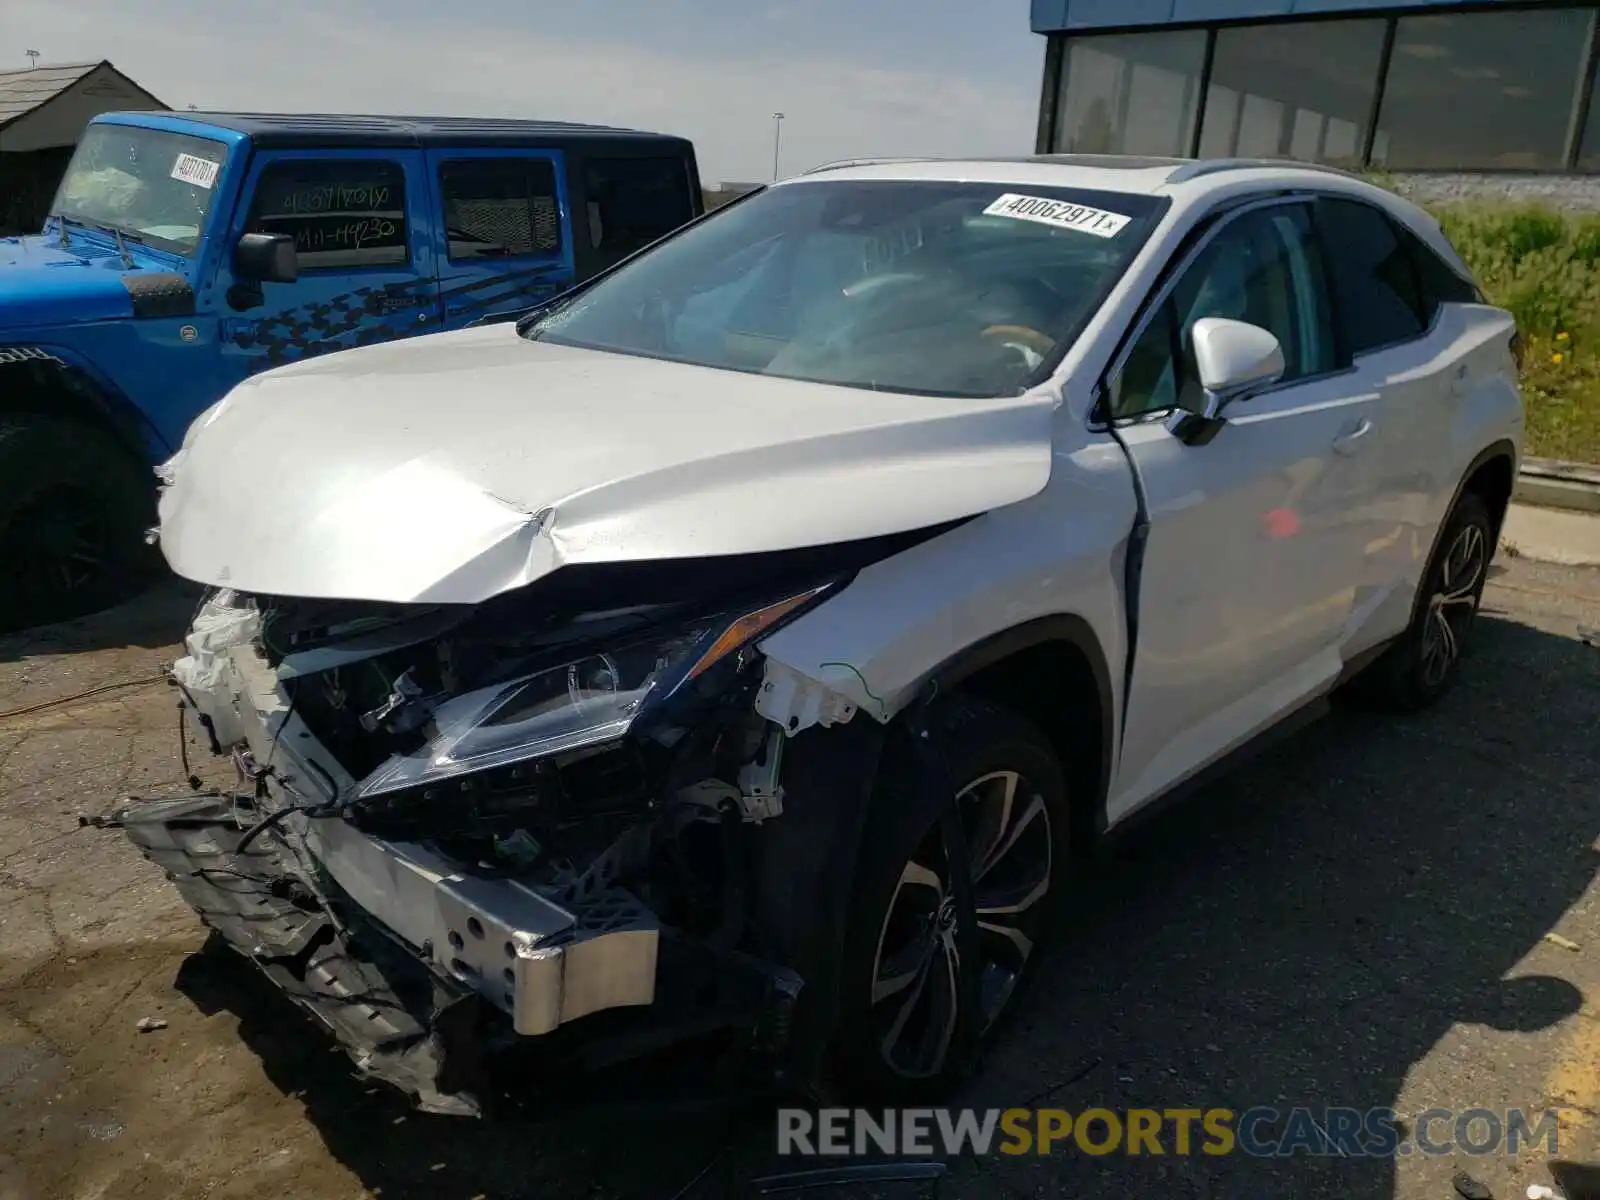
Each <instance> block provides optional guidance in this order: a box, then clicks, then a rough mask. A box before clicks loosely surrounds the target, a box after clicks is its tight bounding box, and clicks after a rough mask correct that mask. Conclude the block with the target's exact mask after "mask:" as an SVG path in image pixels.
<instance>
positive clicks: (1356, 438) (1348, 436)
mask: <svg viewBox="0 0 1600 1200" xmlns="http://www.w3.org/2000/svg"><path fill="white" fill-rule="evenodd" d="M1372 430H1373V424H1372V422H1371V421H1370V420H1368V419H1367V418H1366V417H1362V418H1361V420H1359V421H1357V422H1356V424H1355V427H1354V428H1353V429H1348V430H1346V431H1345V432H1344V433H1341V434H1340V435H1339V436H1338V437H1336V438H1334V439H1333V448H1334V450H1336V451H1337V452H1338V453H1340V454H1354V453H1355V452H1356V451H1357V450H1359V449H1361V440H1362V439H1363V438H1364V437H1366V436H1367V434H1369V433H1371V432H1372Z"/></svg>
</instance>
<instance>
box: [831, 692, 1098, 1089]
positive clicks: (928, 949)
mask: <svg viewBox="0 0 1600 1200" xmlns="http://www.w3.org/2000/svg"><path fill="white" fill-rule="evenodd" d="M930 727H931V729H932V731H933V733H934V735H935V736H937V737H939V739H940V742H941V747H942V750H943V755H944V758H945V762H946V764H947V768H948V771H949V774H950V776H951V778H952V780H953V784H954V795H953V796H948V795H947V796H943V797H941V796H939V795H938V794H936V793H934V792H933V791H932V790H931V789H930V788H928V787H926V786H921V787H919V786H917V784H916V776H915V773H914V772H913V771H912V770H911V769H910V764H909V762H897V761H895V760H894V759H892V758H891V759H890V760H889V761H886V763H885V767H884V773H883V777H882V778H880V781H879V784H880V786H879V789H878V794H877V796H876V798H875V802H874V811H873V813H872V814H871V815H870V816H869V818H868V823H867V828H866V830H865V831H864V834H863V842H862V853H861V859H860V870H859V872H858V875H857V884H856V893H855V902H854V910H853V913H852V917H851V921H850V926H849V933H848V935H847V939H846V948H845V960H844V963H843V971H842V972H841V976H840V986H841V989H842V994H841V1008H840V1011H841V1022H842V1023H841V1027H840V1035H839V1038H838V1042H837V1050H838V1054H837V1055H836V1067H837V1071H838V1073H839V1075H840V1076H841V1078H842V1079H843V1080H844V1081H845V1082H846V1083H847V1085H848V1086H849V1087H850V1088H851V1090H852V1091H854V1092H856V1093H857V1094H859V1095H863V1096H866V1095H870V1096H874V1097H878V1098H882V1099H884V1100H888V1101H909V1100H915V1099H929V1098H933V1097H935V1096H938V1095H940V1094H942V1093H944V1092H946V1091H948V1089H949V1088H950V1087H951V1086H953V1085H954V1084H955V1083H956V1082H958V1081H959V1080H960V1079H961V1078H962V1077H964V1076H965V1075H966V1074H967V1073H968V1072H969V1071H970V1070H971V1067H972V1065H973V1062H974V1061H975V1058H976V1054H977V1051H978V1049H979V1047H980V1046H981V1044H982V1042H983V1040H984V1038H985V1036H986V1035H988V1034H990V1033H991V1032H992V1031H993V1030H994V1029H995V1028H996V1026H997V1025H998V1024H999V1023H1000V1022H1001V1021H1002V1020H1003V1018H1004V1017H1005V1016H1006V1014H1007V1013H1008V1012H1009V1011H1010V1010H1011V1008H1012V1006H1013V1002H1014V1001H1015V999H1016V997H1017V995H1018V992H1019V990H1020V988H1021V986H1022V984H1023V983H1024V982H1025V981H1026V979H1027V977H1028V974H1029V971H1030V968H1031V967H1032V966H1033V964H1034V963H1035V962H1036V961H1037V959H1038V956H1039V953H1040V948H1041V946H1042V945H1043V944H1044V941H1045V938H1046V935H1047V934H1048V932H1049V930H1050V927H1051V925H1052V924H1053V918H1054V917H1055V916H1056V915H1057V912H1058V906H1059V901H1060V898H1061V896H1062V894H1063V890H1064V889H1063V886H1062V885H1063V878H1062V877H1063V875H1064V873H1065V871H1066V869H1067V861H1068V860H1067V850H1068V845H1067V837H1068V827H1069V822H1068V819H1067V795H1066V787H1065V784H1064V782H1063V777H1062V771H1061V767H1060V764H1059V763H1058V762H1057V761H1056V758H1055V755H1054V753H1053V751H1052V750H1051V747H1050V744H1049V742H1047V741H1046V740H1045V739H1044V737H1043V736H1042V735H1041V734H1040V733H1039V732H1038V731H1037V730H1036V729H1034V728H1033V726H1032V725H1030V724H1029V723H1028V722H1027V721H1025V720H1023V719H1022V718H1021V717H1019V716H1017V715H1015V714H1013V713H1011V712H1009V711H1007V710H1006V709H1003V708H1000V707H998V706H997V705H994V704H990V703H987V702H985V701H981V700H977V699H970V698H966V697H958V698H954V699H952V700H950V701H947V702H946V703H945V704H944V705H943V706H942V708H941V711H940V712H939V713H938V715H937V719H936V720H935V721H934V722H932V723H931V726H930ZM969 888H970V892H968V889H969ZM963 893H966V894H969V895H970V901H971V913H970V915H969V916H964V915H963Z"/></svg>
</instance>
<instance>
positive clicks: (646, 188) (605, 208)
mask: <svg viewBox="0 0 1600 1200" xmlns="http://www.w3.org/2000/svg"><path fill="white" fill-rule="evenodd" d="M583 186H584V192H585V194H586V195H587V196H588V210H589V211H588V214H587V215H588V231H589V245H590V247H591V248H592V249H594V250H598V251H600V252H601V253H602V254H606V255H615V256H616V257H619V258H620V257H622V256H623V255H627V254H632V253H634V252H635V251H637V250H643V249H644V248H645V247H646V246H648V245H649V244H650V243H651V242H654V241H656V240H657V239H658V238H663V237H666V236H667V234H669V233H671V232H672V231H673V230H674V229H676V228H678V227H679V226H680V225H683V224H685V223H687V222H688V221H689V220H691V219H692V218H693V217H694V208H693V201H692V199H691V197H690V195H689V173H688V169H687V167H686V166H685V165H684V162H683V160H682V159H681V158H591V159H589V160H588V161H586V162H585V163H584V165H583ZM580 236H581V235H580Z"/></svg>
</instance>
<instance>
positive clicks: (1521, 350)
mask: <svg viewBox="0 0 1600 1200" xmlns="http://www.w3.org/2000/svg"><path fill="white" fill-rule="evenodd" d="M1511 357H1512V358H1514V359H1516V362H1517V370H1519V371H1520V370H1522V369H1523V367H1525V366H1527V359H1528V343H1527V342H1525V341H1523V339H1522V330H1520V329H1519V330H1517V331H1516V332H1515V333H1513V334H1512V335H1511Z"/></svg>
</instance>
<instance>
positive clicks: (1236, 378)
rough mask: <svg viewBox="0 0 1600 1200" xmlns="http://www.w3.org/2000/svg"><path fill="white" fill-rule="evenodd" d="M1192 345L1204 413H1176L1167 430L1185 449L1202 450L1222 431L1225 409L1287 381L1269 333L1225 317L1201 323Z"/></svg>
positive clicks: (1194, 331) (1279, 352) (1192, 333)
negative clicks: (1198, 448) (1260, 391)
mask: <svg viewBox="0 0 1600 1200" xmlns="http://www.w3.org/2000/svg"><path fill="white" fill-rule="evenodd" d="M1189 344H1190V345H1191V346H1192V347H1193V350H1194V365H1195V370H1196V373H1197V374H1198V375H1199V376H1200V386H1201V388H1202V389H1203V390H1204V393H1205V404H1204V408H1203V409H1202V411H1200V412H1198V413H1194V412H1176V413H1174V414H1173V415H1172V418H1171V420H1170V421H1169V422H1168V425H1167V428H1168V429H1169V430H1171V431H1172V433H1173V434H1174V436H1176V437H1177V438H1178V439H1179V440H1180V441H1182V442H1184V443H1185V444H1186V445H1190V446H1203V445H1205V444H1206V443H1207V442H1209V441H1210V440H1211V439H1212V438H1214V437H1216V435H1217V430H1219V429H1221V428H1222V426H1223V423H1224V422H1223V419H1222V412H1223V409H1225V408H1227V406H1228V405H1230V404H1232V403H1233V402H1235V401H1237V400H1242V399H1244V398H1246V397H1247V396H1249V395H1251V394H1252V393H1253V392H1256V391H1258V390H1260V389H1261V388H1264V387H1267V386H1268V385H1269V384H1273V383H1276V382H1277V381H1278V380H1279V379H1281V378H1282V377H1283V371H1284V359H1283V347H1282V345H1280V344H1279V342H1278V338H1277V336H1276V335H1275V334H1273V333H1272V331H1271V330H1267V329H1263V328H1261V326H1259V325H1251V324H1249V323H1247V322H1245V321H1232V320H1229V319H1228V318H1226V317H1201V318H1200V319H1199V320H1198V321H1196V322H1195V323H1194V324H1193V325H1192V326H1191V327H1190V329H1189Z"/></svg>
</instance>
